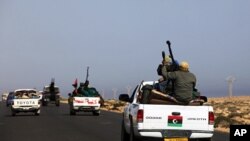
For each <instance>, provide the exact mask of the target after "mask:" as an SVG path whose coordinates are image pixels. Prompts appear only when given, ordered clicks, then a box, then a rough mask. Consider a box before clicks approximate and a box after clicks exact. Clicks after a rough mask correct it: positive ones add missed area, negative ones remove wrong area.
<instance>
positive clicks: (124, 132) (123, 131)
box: [121, 120, 129, 141]
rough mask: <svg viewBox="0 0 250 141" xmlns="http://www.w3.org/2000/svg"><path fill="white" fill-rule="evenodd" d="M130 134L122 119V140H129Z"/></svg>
mask: <svg viewBox="0 0 250 141" xmlns="http://www.w3.org/2000/svg"><path fill="white" fill-rule="evenodd" d="M128 140H129V134H128V133H127V132H126V129H125V125H124V120H122V128H121V141H128Z"/></svg>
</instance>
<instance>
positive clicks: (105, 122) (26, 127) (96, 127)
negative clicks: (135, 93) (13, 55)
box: [0, 102, 229, 141]
mask: <svg viewBox="0 0 250 141" xmlns="http://www.w3.org/2000/svg"><path fill="white" fill-rule="evenodd" d="M121 117H122V116H121V114H117V113H112V112H106V111H102V113H101V115H100V116H92V114H91V113H77V115H76V116H70V115H69V109H68V105H63V104H62V105H61V106H60V107H56V106H54V105H49V106H48V107H42V109H41V115H40V116H34V115H33V113H20V114H17V116H15V117H12V116H11V113H10V109H9V108H7V107H6V106H5V105H4V103H2V102H0V140H1V141H33V140H36V141H119V140H120V129H121V126H120V123H121ZM228 138H229V135H228V134H219V133H216V134H215V136H214V139H213V141H229V139H228Z"/></svg>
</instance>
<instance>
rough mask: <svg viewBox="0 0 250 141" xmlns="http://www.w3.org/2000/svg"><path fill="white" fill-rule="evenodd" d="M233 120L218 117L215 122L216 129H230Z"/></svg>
mask: <svg viewBox="0 0 250 141" xmlns="http://www.w3.org/2000/svg"><path fill="white" fill-rule="evenodd" d="M231 122H232V121H231V119H230V118H228V117H225V116H218V117H217V118H215V121H214V127H215V128H216V127H225V128H228V127H229V126H230V123H231Z"/></svg>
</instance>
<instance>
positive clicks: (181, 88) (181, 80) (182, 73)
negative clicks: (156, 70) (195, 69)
mask: <svg viewBox="0 0 250 141" xmlns="http://www.w3.org/2000/svg"><path fill="white" fill-rule="evenodd" d="M166 67H167V65H163V67H162V75H163V76H164V77H165V78H166V79H171V80H174V86H175V88H174V92H173V93H174V94H173V97H175V98H176V99H177V100H178V101H180V102H182V103H184V104H188V103H189V102H190V101H191V100H192V93H193V90H194V87H195V85H196V77H195V75H194V74H193V73H191V72H189V65H188V63H187V62H185V61H183V62H181V63H180V65H179V70H178V71H172V72H169V71H167V69H166Z"/></svg>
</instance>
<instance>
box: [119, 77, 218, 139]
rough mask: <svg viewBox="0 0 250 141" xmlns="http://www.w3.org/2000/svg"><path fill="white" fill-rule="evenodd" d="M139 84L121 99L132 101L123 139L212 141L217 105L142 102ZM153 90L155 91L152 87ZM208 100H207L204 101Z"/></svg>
mask: <svg viewBox="0 0 250 141" xmlns="http://www.w3.org/2000/svg"><path fill="white" fill-rule="evenodd" d="M156 83H157V82H154V81H147V82H142V83H141V84H139V85H138V86H137V87H136V88H135V90H134V92H133V94H132V96H131V97H129V96H128V95H127V94H121V95H120V96H119V99H120V100H121V101H126V102H128V103H127V104H126V106H125V107H124V113H123V120H122V130H121V132H122V133H121V140H122V141H135V140H137V139H139V138H161V139H163V140H164V141H192V140H195V141H210V140H211V138H212V136H213V131H214V113H213V107H212V106H209V105H205V104H203V102H201V101H202V100H194V101H192V102H193V104H191V103H190V105H178V104H177V103H176V104H174V103H173V97H169V100H170V101H172V102H169V103H168V102H166V101H163V100H159V99H158V100H157V99H150V100H149V102H148V103H144V104H142V102H141V97H143V90H144V89H143V86H145V85H149V86H154V85H155V84H156ZM151 91H152V90H151ZM204 102H205V101H204ZM197 103H198V104H197Z"/></svg>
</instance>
